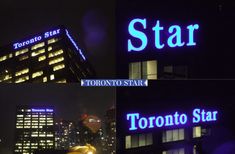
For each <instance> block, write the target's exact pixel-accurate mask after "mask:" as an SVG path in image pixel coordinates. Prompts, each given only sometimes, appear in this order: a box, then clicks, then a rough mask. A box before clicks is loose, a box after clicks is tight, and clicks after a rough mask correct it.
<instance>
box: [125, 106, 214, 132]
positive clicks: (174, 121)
mask: <svg viewBox="0 0 235 154" xmlns="http://www.w3.org/2000/svg"><path fill="white" fill-rule="evenodd" d="M217 114H218V111H206V110H204V109H194V110H193V115H192V117H193V118H192V121H191V122H192V123H199V122H211V121H217ZM126 119H127V121H128V123H129V130H130V131H134V130H138V129H149V128H160V127H170V126H181V125H186V124H187V123H190V120H188V116H187V115H186V114H185V113H180V114H179V112H177V111H176V112H175V113H174V114H170V115H165V116H160V115H156V116H150V117H144V116H141V115H140V113H128V114H127V115H126Z"/></svg>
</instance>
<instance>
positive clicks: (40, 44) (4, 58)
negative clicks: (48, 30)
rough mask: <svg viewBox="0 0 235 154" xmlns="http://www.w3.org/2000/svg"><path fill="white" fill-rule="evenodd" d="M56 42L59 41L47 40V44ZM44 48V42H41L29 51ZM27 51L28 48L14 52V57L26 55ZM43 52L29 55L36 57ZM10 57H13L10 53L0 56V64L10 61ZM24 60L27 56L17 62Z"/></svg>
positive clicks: (54, 39) (39, 51)
mask: <svg viewBox="0 0 235 154" xmlns="http://www.w3.org/2000/svg"><path fill="white" fill-rule="evenodd" d="M58 40H59V39H58V38H52V39H50V40H48V44H52V43H55V42H57V41H58ZM44 46H45V43H44V42H41V43H38V44H36V45H34V46H32V47H31V49H32V50H36V49H38V48H41V47H44ZM48 49H49V48H48ZM50 50H52V47H50V49H49V50H48V51H50ZM28 51H29V49H28V48H25V49H22V50H19V51H16V52H15V56H19V55H22V54H25V53H27V52H28ZM44 52H45V49H42V50H38V51H35V52H32V53H31V56H32V57H34V56H37V55H39V54H42V53H44ZM12 57H13V54H12V53H10V54H7V55H4V56H1V57H0V62H2V61H5V60H7V59H10V58H12ZM25 59H28V56H27V55H25V56H22V57H20V59H19V60H20V61H22V60H25Z"/></svg>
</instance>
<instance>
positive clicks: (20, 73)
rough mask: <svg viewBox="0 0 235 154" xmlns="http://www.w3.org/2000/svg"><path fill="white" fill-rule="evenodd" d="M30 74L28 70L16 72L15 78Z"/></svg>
mask: <svg viewBox="0 0 235 154" xmlns="http://www.w3.org/2000/svg"><path fill="white" fill-rule="evenodd" d="M28 72H29V69H28V68H26V69H23V70H20V71H18V72H16V73H15V76H20V75H23V74H26V73H28Z"/></svg>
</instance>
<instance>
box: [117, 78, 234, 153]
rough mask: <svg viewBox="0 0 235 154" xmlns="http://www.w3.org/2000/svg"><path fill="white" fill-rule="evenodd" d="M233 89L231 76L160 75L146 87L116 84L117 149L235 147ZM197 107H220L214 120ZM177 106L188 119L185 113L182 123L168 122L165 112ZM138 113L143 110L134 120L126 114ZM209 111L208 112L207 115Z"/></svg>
mask: <svg viewBox="0 0 235 154" xmlns="http://www.w3.org/2000/svg"><path fill="white" fill-rule="evenodd" d="M213 85H216V87H217V88H214V87H213ZM233 89H234V84H232V85H231V82H227V81H226V82H224V81H165V82H164V81H161V82H151V86H150V87H148V89H146V88H120V89H118V90H117V93H118V94H119V95H118V97H117V104H118V106H117V108H118V110H117V123H118V125H117V137H118V140H117V142H118V143H117V145H118V146H117V153H125V154H135V153H138V154H146V153H148V154H155V153H158V154H204V153H205V154H208V153H226V151H230V150H231V151H233V149H234V146H235V144H234V143H233V142H232V141H233V140H234V139H235V133H234V130H235V127H234V125H233V123H231V117H233V114H234V111H235V104H234V103H231V102H234V97H233V94H232V93H231V91H232V90H233ZM195 108H199V109H206V110H207V111H216V112H215V113H217V114H218V115H217V119H216V120H213V121H210V118H211V117H210V113H209V112H203V110H201V111H200V115H196V114H195ZM217 111H218V112H217ZM176 112H177V113H178V114H179V117H181V115H183V114H185V115H187V122H185V124H184V120H182V119H184V118H182V119H181V120H179V121H178V122H179V123H178V122H176V121H174V122H173V123H172V124H169V123H168V122H166V120H165V118H166V116H165V115H167V116H168V117H170V115H172V114H173V113H176ZM134 113H139V115H140V116H139V117H138V118H137V117H136V119H138V120H132V122H131V120H130V118H128V116H127V115H128V114H134ZM198 113H199V112H198ZM195 115H196V116H195ZM205 116H209V117H207V118H204V120H203V117H205ZM144 117H145V118H144ZM174 117H177V116H175V115H174ZM195 117H197V118H199V117H200V118H201V121H197V120H196V121H195ZM150 120H152V122H150ZM208 120H209V121H208ZM163 123H164V124H163ZM230 145H232V146H231V147H230Z"/></svg>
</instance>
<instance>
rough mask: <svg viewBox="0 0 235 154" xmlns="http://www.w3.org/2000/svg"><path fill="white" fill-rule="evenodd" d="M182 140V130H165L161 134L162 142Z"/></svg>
mask: <svg viewBox="0 0 235 154" xmlns="http://www.w3.org/2000/svg"><path fill="white" fill-rule="evenodd" d="M179 140H184V129H173V130H166V131H164V132H163V134H162V142H163V143H164V142H173V141H179Z"/></svg>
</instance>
